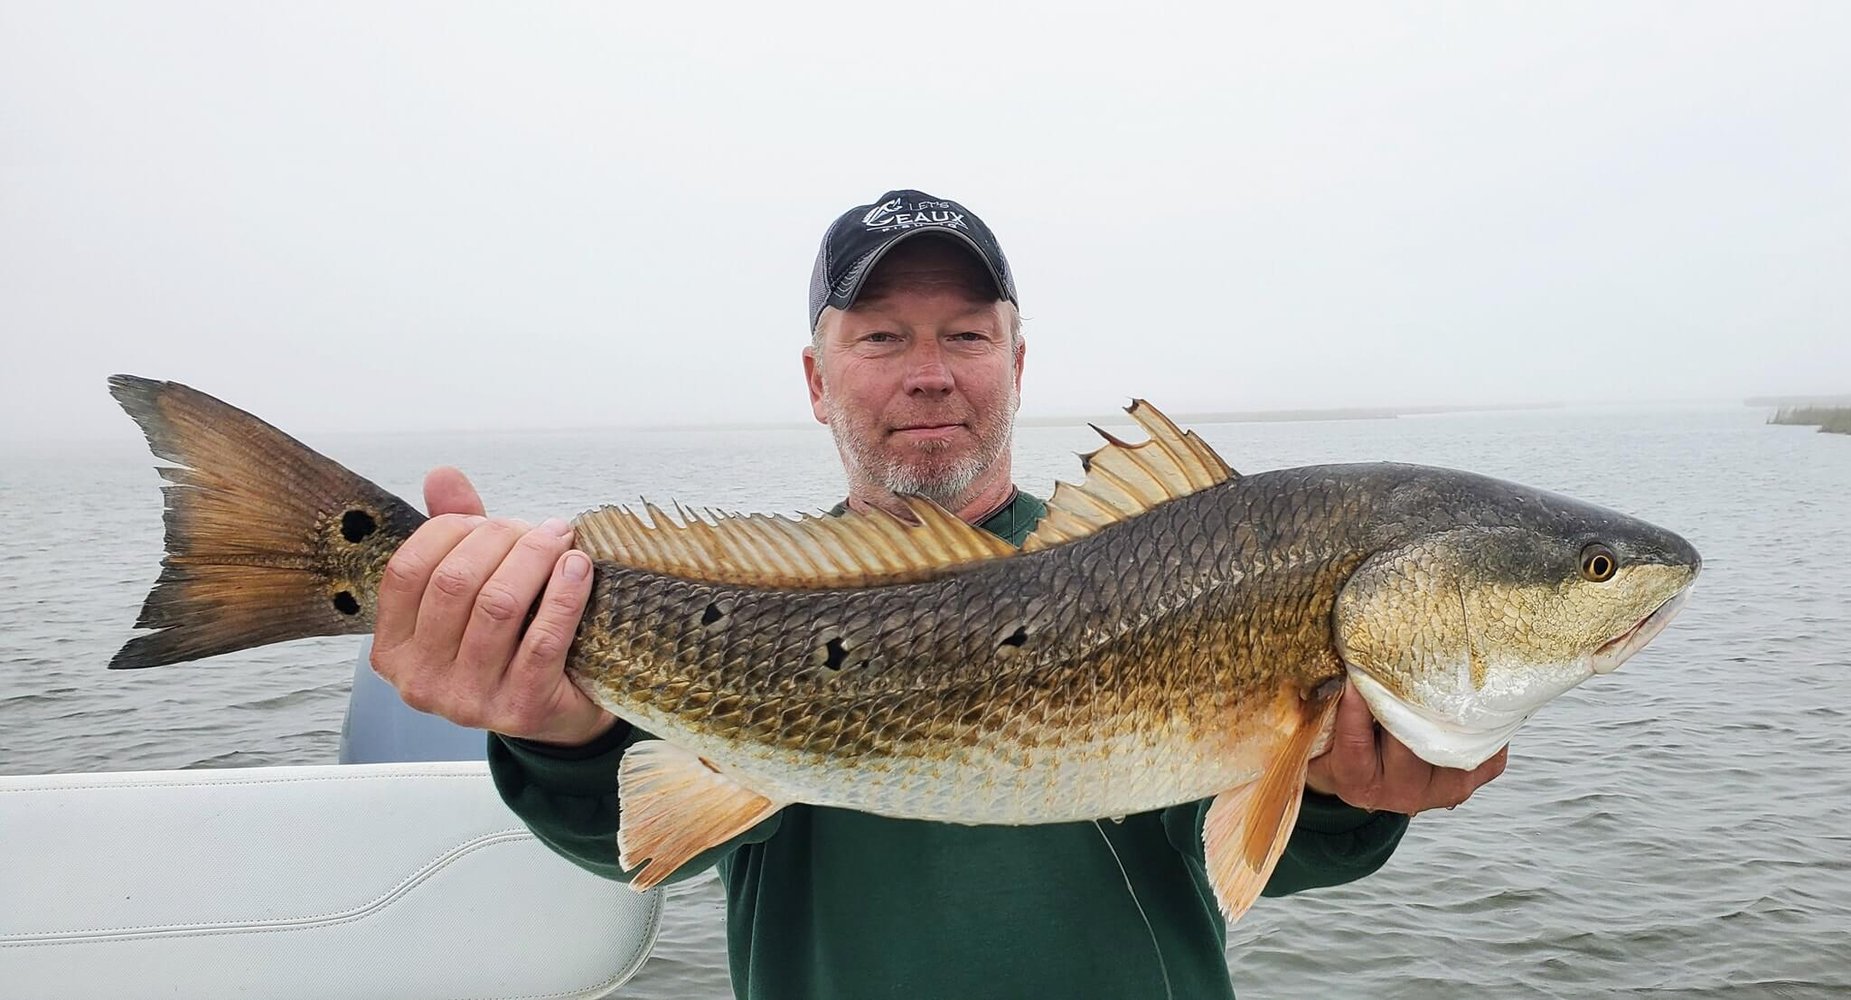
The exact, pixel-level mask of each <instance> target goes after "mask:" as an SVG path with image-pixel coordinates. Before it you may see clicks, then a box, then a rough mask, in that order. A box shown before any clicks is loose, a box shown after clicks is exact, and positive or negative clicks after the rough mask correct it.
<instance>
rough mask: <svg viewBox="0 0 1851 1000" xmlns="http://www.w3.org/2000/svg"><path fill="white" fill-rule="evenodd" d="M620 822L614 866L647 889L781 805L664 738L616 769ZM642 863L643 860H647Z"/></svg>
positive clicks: (642, 746)
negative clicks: (697, 855)
mask: <svg viewBox="0 0 1851 1000" xmlns="http://www.w3.org/2000/svg"><path fill="white" fill-rule="evenodd" d="M617 796H618V799H619V801H620V803H621V810H622V813H621V819H620V820H619V823H618V827H617V863H618V864H619V865H621V866H622V867H623V870H624V871H626V872H629V871H635V870H636V868H637V866H638V865H641V866H642V870H641V871H636V874H635V876H634V877H633V878H632V879H631V880H630V885H631V887H632V888H635V889H639V890H640V889H648V888H651V887H653V886H655V885H658V884H660V883H661V881H662V880H663V879H665V878H668V877H669V876H670V875H673V874H674V873H675V869H677V868H680V867H681V866H682V865H684V864H686V863H687V862H688V859H690V858H692V857H694V856H695V855H696V854H699V853H701V852H702V851H705V850H707V849H708V848H710V847H716V846H718V845H720V844H724V843H726V842H727V841H729V840H731V839H733V838H734V837H737V836H739V835H740V834H741V833H744V832H745V831H747V830H749V829H751V828H752V827H754V826H757V825H758V823H759V822H760V821H761V820H764V819H766V818H768V817H769V816H771V814H772V813H775V812H777V811H778V810H779V809H782V808H784V806H785V805H786V804H787V803H783V802H774V801H772V800H771V799H768V798H766V797H765V796H763V795H760V794H759V793H757V792H755V791H753V790H752V789H750V788H747V787H746V786H744V785H742V784H740V783H739V782H737V781H735V780H733V779H732V778H730V777H728V776H727V775H725V774H722V773H720V772H719V771H717V770H715V769H714V768H713V766H712V765H710V764H708V763H707V762H706V761H705V760H703V759H701V758H700V757H699V756H697V755H695V754H692V753H689V752H688V751H686V750H683V749H681V748H680V747H678V746H674V745H672V744H669V743H664V742H663V741H661V740H644V741H643V742H641V743H638V744H636V745H635V746H633V747H631V748H630V749H628V750H626V751H624V755H623V760H622V762H621V763H619V764H618V766H617ZM645 862H647V863H645Z"/></svg>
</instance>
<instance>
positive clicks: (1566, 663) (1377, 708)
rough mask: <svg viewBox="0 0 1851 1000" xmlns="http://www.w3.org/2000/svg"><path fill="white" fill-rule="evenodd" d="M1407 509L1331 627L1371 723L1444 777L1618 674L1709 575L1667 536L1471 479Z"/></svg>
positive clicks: (1426, 493)
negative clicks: (1538, 715)
mask: <svg viewBox="0 0 1851 1000" xmlns="http://www.w3.org/2000/svg"><path fill="white" fill-rule="evenodd" d="M1411 494H1412V495H1411V496H1409V497H1406V498H1404V500H1403V503H1401V504H1394V503H1392V502H1391V506H1398V507H1402V508H1403V509H1401V510H1399V511H1391V516H1390V518H1389V519H1388V522H1390V523H1393V524H1395V525H1397V526H1398V530H1397V531H1396V532H1395V533H1394V534H1393V536H1391V537H1390V538H1389V542H1390V544H1387V545H1386V546H1385V547H1383V548H1381V549H1380V550H1378V551H1376V552H1375V553H1374V554H1373V555H1372V556H1370V557H1369V558H1368V559H1366V560H1364V561H1363V562H1362V564H1361V565H1359V566H1358V567H1357V569H1356V571H1355V572H1354V573H1352V574H1351V575H1350V577H1349V578H1348V580H1347V581H1346V582H1345V584H1344V585H1343V587H1342V589H1341V590H1340V592H1339V594H1338V597H1337V602H1336V607H1335V610H1334V626H1335V633H1336V644H1337V650H1338V653H1339V654H1340V655H1341V656H1342V658H1343V661H1344V663H1345V666H1346V668H1347V671H1348V673H1349V675H1350V678H1351V679H1352V680H1353V681H1354V682H1355V684H1356V686H1357V688H1358V689H1359V690H1361V692H1362V694H1363V696H1364V698H1365V699H1366V700H1367V701H1368V703H1369V707H1370V711H1371V712H1372V713H1373V714H1374V715H1375V717H1376V719H1377V720H1378V721H1379V722H1381V724H1382V725H1383V726H1384V727H1385V728H1387V729H1388V731H1389V732H1391V733H1393V734H1394V735H1395V736H1396V738H1398V739H1400V740H1401V742H1402V743H1404V744H1406V745H1407V746H1408V748H1409V749H1411V750H1413V751H1414V753H1415V754H1416V755H1418V756H1419V757H1421V758H1422V759H1423V760H1426V761H1427V762H1429V763H1432V764H1436V765H1440V766H1444V767H1460V768H1470V767H1476V766H1477V765H1478V764H1480V763H1482V762H1483V761H1485V760H1486V759H1487V758H1489V757H1491V756H1492V755H1493V754H1495V753H1496V752H1497V751H1498V749H1499V748H1500V747H1502V746H1504V744H1505V743H1506V742H1508V741H1509V739H1510V737H1511V735H1512V734H1513V733H1515V732H1516V730H1517V728H1518V727H1520V726H1521V725H1522V724H1523V723H1524V722H1525V721H1527V720H1528V719H1529V717H1530V716H1531V715H1532V714H1534V713H1535V712H1536V710H1537V709H1538V708H1540V707H1541V706H1542V705H1543V704H1544V703H1546V702H1548V701H1549V700H1550V699H1552V698H1554V697H1555V696H1557V695H1559V694H1561V693H1562V692H1564V691H1566V690H1568V689H1569V688H1571V687H1574V686H1575V685H1577V684H1579V683H1581V682H1582V681H1584V680H1586V679H1588V678H1589V677H1592V676H1594V675H1595V674H1604V673H1608V672H1611V671H1613V670H1614V669H1616V668H1618V667H1619V665H1620V664H1621V663H1624V662H1625V661H1626V660H1627V658H1629V657H1631V656H1632V655H1633V654H1634V653H1636V652H1638V651H1639V650H1640V649H1641V648H1643V647H1644V646H1645V645H1646V644H1647V643H1648V642H1650V641H1651V640H1652V639H1653V638H1654V637H1655V636H1657V635H1658V633H1659V632H1660V631H1661V630H1663V629H1664V627H1665V625H1666V624H1668V623H1669V622H1670V621H1671V619H1672V617H1674V616H1675V615H1676V614H1677V613H1678V611H1679V610H1680V609H1682V607H1683V605H1684V602H1685V600H1686V598H1687V597H1688V595H1689V592H1690V588H1691V586H1692V584H1693V583H1694V582H1695V580H1696V577H1697V574H1698V573H1699V571H1700V570H1701V568H1702V560H1701V558H1700V557H1699V556H1698V555H1697V551H1696V549H1694V548H1692V547H1691V545H1690V543H1689V542H1687V541H1685V540H1684V539H1683V538H1681V537H1679V536H1678V535H1676V534H1674V533H1672V532H1670V531H1667V530H1665V529H1663V528H1659V527H1657V526H1655V525H1652V524H1648V523H1646V522H1644V521H1641V520H1638V519H1636V518H1631V517H1627V516H1625V515H1622V514H1618V513H1615V512H1613V511H1610V510H1607V509H1605V508H1601V507H1597V506H1594V505H1592V504H1586V503H1582V502H1580V501H1576V500H1572V499H1570V498H1567V497H1563V496H1559V495H1556V494H1552V493H1547V492H1545V491H1541V490H1533V489H1528V488H1526V487H1519V486H1514V485H1512V484H1508V483H1501V482H1498V481H1496V480H1488V479H1483V478H1482V477H1468V478H1467V481H1466V482H1464V483H1448V484H1446V485H1445V486H1443V487H1441V488H1434V486H1433V484H1428V485H1427V487H1426V488H1420V489H1415V490H1412V491H1411Z"/></svg>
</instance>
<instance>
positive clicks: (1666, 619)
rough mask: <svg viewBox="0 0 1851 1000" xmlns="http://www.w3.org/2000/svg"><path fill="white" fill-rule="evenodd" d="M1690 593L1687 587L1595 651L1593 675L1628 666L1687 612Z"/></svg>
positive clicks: (1591, 662)
mask: <svg viewBox="0 0 1851 1000" xmlns="http://www.w3.org/2000/svg"><path fill="white" fill-rule="evenodd" d="M1690 590H1691V588H1690V587H1688V586H1687V587H1685V588H1684V589H1683V590H1680V591H1678V592H1677V593H1675V594H1673V595H1671V596H1670V597H1669V598H1666V599H1665V601H1664V602H1663V603H1661V604H1660V605H1658V607H1656V608H1653V609H1652V613H1651V614H1649V615H1646V616H1645V617H1644V618H1641V619H1639V620H1638V622H1636V623H1635V624H1634V625H1633V627H1632V628H1629V629H1627V630H1626V631H1624V632H1621V633H1620V634H1619V635H1617V636H1615V637H1613V638H1612V639H1609V640H1607V641H1606V642H1605V643H1603V644H1601V647H1600V648H1599V649H1596V650H1595V651H1594V656H1593V658H1592V660H1591V661H1590V665H1591V666H1592V667H1593V668H1594V672H1595V673H1597V674H1610V673H1612V672H1614V671H1615V670H1618V669H1619V667H1620V664H1622V663H1625V662H1626V661H1627V660H1628V659H1629V658H1631V657H1632V655H1633V654H1634V653H1637V652H1638V651H1639V650H1641V649H1644V648H1645V644H1646V643H1648V642H1651V641H1652V640H1653V639H1655V638H1657V636H1658V633H1660V632H1663V631H1664V630H1665V626H1666V625H1669V624H1671V619H1673V618H1676V617H1677V613H1678V612H1679V611H1682V610H1683V609H1684V602H1685V601H1686V600H1688V599H1689V598H1690Z"/></svg>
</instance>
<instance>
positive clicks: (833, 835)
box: [488, 493, 1407, 1000]
mask: <svg viewBox="0 0 1851 1000" xmlns="http://www.w3.org/2000/svg"><path fill="white" fill-rule="evenodd" d="M1045 510H1046V508H1045V506H1044V505H1043V504H1042V502H1041V501H1040V500H1038V499H1036V498H1034V497H1031V496H1029V495H1028V494H1026V493H1018V494H1017V496H1016V499H1015V500H1014V501H1013V502H1012V503H1010V504H1009V505H1008V506H1007V507H1005V508H1003V509H1002V510H1001V511H998V512H997V513H996V514H994V515H992V516H991V517H990V518H989V519H988V520H985V521H984V522H983V523H982V524H981V525H980V527H982V528H984V529H985V530H987V531H990V532H992V533H994V534H996V535H999V536H1001V537H1003V538H1006V539H1008V540H1009V541H1011V542H1013V543H1015V544H1017V545H1020V544H1021V543H1022V540H1023V538H1025V537H1026V536H1027V535H1028V533H1029V531H1030V530H1031V529H1032V528H1033V527H1034V525H1035V522H1036V521H1038V520H1039V519H1040V518H1041V515H1042V514H1043V512H1044V511H1045ZM647 738H648V737H647V735H646V734H644V733H641V732H640V731H638V730H636V729H634V728H632V727H630V726H627V725H624V724H622V723H619V724H618V726H617V727H616V728H615V729H613V730H612V731H611V732H610V733H608V734H606V736H605V737H604V738H602V739H600V740H598V741H596V742H594V743H593V744H591V745H589V746H585V747H581V748H576V749H571V750H562V749H559V748H553V747H544V746H541V745H538V744H532V743H527V742H525V741H522V740H516V739H510V738H505V737H499V736H491V737H490V738H489V755H488V759H489V768H490V771H491V772H492V773H493V775H494V778H495V784H496V787H497V788H498V789H499V790H500V792H501V796H502V798H503V799H504V800H505V801H506V802H507V803H508V806H509V807H510V808H512V809H513V810H514V812H515V813H516V814H517V815H518V816H520V817H521V819H522V820H523V821H525V822H526V823H527V825H528V826H529V827H531V828H532V829H533V831H534V833H535V834H536V835H537V836H538V837H539V838H540V839H541V840H542V841H544V842H545V843H546V844H548V845H549V846H550V847H552V848H553V850H555V851H557V852H559V853H560V854H562V855H564V856H565V857H566V858H568V859H570V860H572V861H573V862H574V863H576V864H578V865H579V866H580V867H582V868H585V869H586V870H588V871H591V872H594V873H596V874H598V875H601V876H604V877H605V878H611V879H623V878H624V873H623V872H622V871H621V870H620V869H619V868H618V866H617V823H618V817H619V813H618V802H617V761H618V759H619V758H620V757H621V756H622V755H623V751H624V749H625V748H626V747H628V746H629V745H630V744H632V743H634V742H636V741H637V740H639V739H647ZM1207 810H1208V801H1207V800H1204V801H1201V802H1194V803H1189V804H1187V805H1180V806H1174V807H1172V808H1169V809H1161V810H1157V811H1154V812H1147V813H1141V814H1138V815H1134V816H1128V817H1126V818H1125V819H1124V821H1123V822H1122V823H1114V822H1112V821H1110V820H1103V821H1100V822H1098V823H1059V824H1050V825H1044V826H1020V827H1012V826H959V825H955V824H948V823H927V822H921V821H916V820H898V819H887V818H885V817H881V816H874V815H870V814H868V813H859V812H852V811H849V810H845V809H830V808H823V807H819V806H807V805H793V806H787V807H786V808H785V809H783V810H782V811H781V812H779V813H778V814H777V815H776V816H773V817H772V818H770V819H768V820H766V821H765V822H763V823H761V824H759V825H758V826H757V827H754V828H753V829H751V830H748V831H747V832H745V833H744V834H741V835H740V836H739V837H738V838H736V839H734V840H733V841H731V842H729V843H726V844H723V845H721V846H720V847H717V848H714V849H713V850H711V851H708V852H706V853H705V854H702V855H701V856H699V857H697V858H696V859H694V860H693V861H692V862H690V863H689V864H687V865H686V866H684V867H683V868H682V869H681V870H680V871H678V872H677V873H676V874H675V876H674V880H680V879H685V878H687V877H689V876H692V875H694V874H696V873H698V872H701V871H705V870H706V869H707V868H709V867H712V866H714V865H716V864H717V865H718V866H719V871H720V878H721V881H722V882H723V883H724V885H725V888H726V903H727V928H726V930H727V953H728V956H729V958H730V962H731V967H732V980H733V991H734V993H735V994H736V995H738V996H739V997H741V998H746V1000H836V998H841V1000H863V998H871V997H907V998H929V997H946V998H956V1000H984V998H991V997H994V998H1017V997H1061V998H1065V1000H1081V998H1089V997H1098V998H1112V1000H1121V998H1126V997H1163V996H1164V995H1165V989H1164V983H1165V978H1166V976H1167V979H1168V982H1169V989H1170V994H1171V995H1172V996H1174V997H1176V998H1178V1000H1182V998H1190V1000H1194V998H1210V997H1224V998H1231V997H1233V995H1234V990H1233V986H1232V985H1231V984H1230V982H1229V980H1228V970H1227V962H1226V959H1225V957H1224V952H1225V949H1226V946H1227V928H1226V925H1225V923H1224V922H1223V920H1222V918H1221V914H1220V911H1219V910H1218V909H1217V907H1216V905H1215V898H1214V893H1213V891H1212V890H1211V889H1210V888H1209V884H1208V877H1207V874H1206V873H1205V871H1204V869H1203V864H1202V817H1203V815H1204V814H1205V813H1206V812H1207ZM1406 829H1407V817H1405V816H1400V815H1396V814H1394V813H1373V814H1372V813H1367V812H1364V811H1362V810H1360V809H1354V808H1351V807H1350V806H1347V805H1345V804H1343V803H1342V802H1340V801H1338V800H1336V799H1332V798H1327V797H1325V796H1321V795H1317V794H1315V793H1310V792H1307V793H1306V795H1305V803H1304V808H1303V810H1302V811H1301V812H1300V814H1299V819H1298V828H1297V829H1296V830H1295V831H1294V832H1293V834H1292V840H1291V842H1290V844H1289V845H1288V846H1287V847H1286V850H1285V856H1284V857H1283V858H1282V859H1281V860H1280V862H1279V867H1278V868H1277V870H1275V871H1274V872H1273V876H1272V880H1271V881H1270V882H1268V883H1267V886H1266V891H1265V894H1266V895H1268V896H1282V895H1285V894H1287V893H1291V892H1297V891H1299V890H1301V889H1309V888H1314V887H1317V886H1326V885H1338V884H1341V883H1344V882H1349V881H1352V880H1354V879H1358V878H1361V877H1363V876H1364V875H1367V874H1369V873H1370V872H1373V871H1375V870H1376V869H1377V868H1379V867H1381V866H1382V863H1383V862H1385V861H1386V860H1388V856H1389V854H1391V853H1393V851H1394V849H1395V845H1396V844H1398V843H1399V842H1400V840H1401V835H1402V834H1403V833H1404V832H1405V831H1406ZM1121 864H1122V866H1123V867H1122V871H1121ZM1127 883H1129V888H1128V887H1127ZM1134 895H1135V898H1134ZM1140 909H1141V911H1142V912H1140ZM1146 920H1148V922H1149V926H1148V927H1147V926H1146ZM1159 949H1161V961H1159V957H1158V950H1159Z"/></svg>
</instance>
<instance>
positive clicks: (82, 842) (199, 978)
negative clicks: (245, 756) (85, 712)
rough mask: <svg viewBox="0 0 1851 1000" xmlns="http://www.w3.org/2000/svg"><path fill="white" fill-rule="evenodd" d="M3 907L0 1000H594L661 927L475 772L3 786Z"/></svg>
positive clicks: (416, 766)
mask: <svg viewBox="0 0 1851 1000" xmlns="http://www.w3.org/2000/svg"><path fill="white" fill-rule="evenodd" d="M612 849H613V850H615V845H613V847H612ZM0 900H4V904H0V995H4V996H7V997H22V998H24V997H31V998H47V1000H52V998H56V1000H88V998H97V1000H103V998H108V1000H129V998H137V997H155V996H159V997H187V998H189V1000H216V998H221V997H223V998H231V997H237V998H241V1000H250V998H259V997H271V998H302V1000H309V998H313V1000H351V998H375V997H376V998H382V1000H384V998H391V1000H427V998H428V1000H465V998H466V1000H513V998H522V1000H540V998H548V1000H567V998H581V997H584V998H590V997H604V996H609V995H611V994H612V993H614V992H615V991H616V990H617V988H618V987H619V986H621V985H622V984H623V982H624V981H625V980H627V979H628V978H629V977H630V976H631V975H633V974H634V973H635V972H636V970H637V969H638V968H639V967H640V966H641V965H642V963H643V961H644V959H645V958H646V957H647V956H648V954H649V948H650V946H651V944H653V942H654V939H655V933H656V928H657V926H658V922H659V919H660V915H661V894H660V891H659V890H658V891H654V892H649V893H643V894H639V893H636V892H634V891H632V890H631V889H630V888H628V887H627V886H623V885H619V884H617V883H614V882H609V881H606V880H604V879H600V878H598V877H596V876H594V875H591V874H589V873H587V872H584V871H582V870H580V869H578V868H576V867H574V866H573V865H572V864H571V863H569V862H567V861H565V860H564V859H562V858H560V857H558V856H556V855H554V854H553V853H552V852H551V851H549V850H547V848H546V847H545V845H543V844H541V843H540V842H539V841H537V840H535V839H534V837H533V835H532V834H530V833H529V832H528V831H527V830H526V829H525V828H524V827H522V825H521V823H520V821H519V820H517V819H516V818H515V817H514V815H513V814H512V813H510V812H508V810H507V807H506V806H504V805H503V804H502V802H501V800H500V799H499V798H498V797H497V796H496V794H495V789H494V786H493V785H492V784H491V783H490V781H489V777H488V766H487V765H486V764H484V763H481V762H442V763H393V764H360V765H328V766H317V767H257V768H243V769H238V770H217V771H213V770H203V771H127V772H117V773H106V774H55V775H32V776H14V777H7V776H0Z"/></svg>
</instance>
